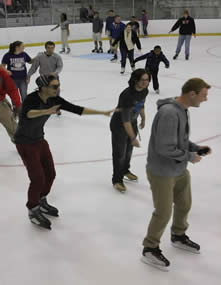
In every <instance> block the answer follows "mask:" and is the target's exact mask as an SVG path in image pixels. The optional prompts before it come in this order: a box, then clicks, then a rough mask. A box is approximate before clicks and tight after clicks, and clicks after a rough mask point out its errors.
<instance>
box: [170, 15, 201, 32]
mask: <svg viewBox="0 0 221 285" xmlns="http://www.w3.org/2000/svg"><path fill="white" fill-rule="evenodd" d="M178 28H180V29H179V33H180V34H181V35H192V34H196V26H195V21H194V19H193V18H192V17H190V16H188V17H187V18H185V17H182V18H180V19H179V20H178V21H177V22H176V23H175V24H174V26H173V27H172V29H171V31H172V32H173V31H175V30H176V29H178Z"/></svg>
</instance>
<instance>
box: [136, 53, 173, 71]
mask: <svg viewBox="0 0 221 285" xmlns="http://www.w3.org/2000/svg"><path fill="white" fill-rule="evenodd" d="M143 59H146V60H147V61H146V66H145V69H150V70H157V69H158V68H159V65H160V62H161V61H162V62H164V64H165V66H166V67H169V66H170V63H169V61H168V59H167V58H166V57H165V55H164V54H163V52H162V51H161V53H160V54H159V55H158V56H157V55H156V54H155V53H154V51H153V50H152V51H151V52H148V53H146V54H144V55H141V56H139V57H137V58H136V59H135V60H134V63H136V62H138V61H140V60H143Z"/></svg>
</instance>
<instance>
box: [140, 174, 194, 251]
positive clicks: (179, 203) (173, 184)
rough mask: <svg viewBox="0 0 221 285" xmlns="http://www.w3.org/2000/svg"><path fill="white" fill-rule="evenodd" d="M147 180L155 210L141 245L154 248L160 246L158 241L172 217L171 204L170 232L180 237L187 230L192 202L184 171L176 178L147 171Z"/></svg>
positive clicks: (188, 182) (186, 175)
mask: <svg viewBox="0 0 221 285" xmlns="http://www.w3.org/2000/svg"><path fill="white" fill-rule="evenodd" d="M147 178H148V180H149V182H150V185H151V190H152V195H153V203H154V208H155V210H154V212H153V215H152V218H151V221H150V224H149V227H148V231H147V236H146V237H145V239H144V241H143V245H144V247H151V248H154V247H157V246H159V244H160V239H161V237H162V235H163V233H164V231H165V228H166V226H167V224H168V222H169V220H170V218H171V215H172V209H173V204H174V213H173V224H172V228H171V232H172V233H174V234H176V235H182V234H184V233H185V232H186V230H187V228H188V223H187V218H188V213H189V211H190V208H191V202H192V199H191V186H190V173H189V171H188V170H186V171H185V172H184V173H183V174H182V175H180V176H177V177H162V176H156V175H152V174H151V173H150V172H149V171H147Z"/></svg>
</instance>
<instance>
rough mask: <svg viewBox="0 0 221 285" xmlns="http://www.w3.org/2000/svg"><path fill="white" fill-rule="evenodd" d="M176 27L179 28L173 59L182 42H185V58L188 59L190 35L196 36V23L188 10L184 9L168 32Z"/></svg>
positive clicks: (178, 51)
mask: <svg viewBox="0 0 221 285" xmlns="http://www.w3.org/2000/svg"><path fill="white" fill-rule="evenodd" d="M178 28H180V29H179V38H178V43H177V48H176V54H175V55H174V57H173V59H176V58H177V57H178V55H179V53H180V51H181V48H182V46H183V43H184V42H185V58H186V60H188V59H189V56H190V41H191V38H192V35H194V37H196V25H195V21H194V19H193V18H192V17H190V15H189V12H188V11H187V10H185V11H184V16H183V17H182V18H180V19H179V20H178V21H177V22H176V23H175V25H174V26H173V27H172V29H171V31H170V32H169V33H172V32H173V31H175V30H176V29H178Z"/></svg>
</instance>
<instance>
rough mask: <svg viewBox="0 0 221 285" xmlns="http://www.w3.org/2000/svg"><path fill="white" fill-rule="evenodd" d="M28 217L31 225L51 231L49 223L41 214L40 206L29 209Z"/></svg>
mask: <svg viewBox="0 0 221 285" xmlns="http://www.w3.org/2000/svg"><path fill="white" fill-rule="evenodd" d="M28 215H29V219H30V221H31V222H32V223H33V224H35V225H37V226H39V227H42V228H45V229H48V230H51V222H50V221H49V220H48V219H47V218H46V217H45V216H44V215H43V214H42V212H41V210H40V206H36V207H34V208H32V209H29V213H28Z"/></svg>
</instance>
